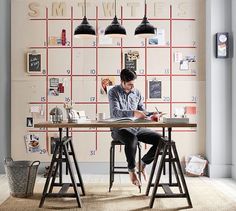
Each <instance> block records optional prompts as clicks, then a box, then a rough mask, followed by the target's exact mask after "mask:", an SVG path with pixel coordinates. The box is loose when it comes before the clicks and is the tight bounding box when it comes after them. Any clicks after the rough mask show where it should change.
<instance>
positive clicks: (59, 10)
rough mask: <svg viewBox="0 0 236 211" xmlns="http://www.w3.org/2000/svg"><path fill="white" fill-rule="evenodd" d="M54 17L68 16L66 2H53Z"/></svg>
mask: <svg viewBox="0 0 236 211" xmlns="http://www.w3.org/2000/svg"><path fill="white" fill-rule="evenodd" d="M52 16H66V4H65V2H53V3H52Z"/></svg>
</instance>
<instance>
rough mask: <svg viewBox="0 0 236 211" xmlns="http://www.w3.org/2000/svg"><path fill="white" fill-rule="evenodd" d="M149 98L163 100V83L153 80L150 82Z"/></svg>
mask: <svg viewBox="0 0 236 211" xmlns="http://www.w3.org/2000/svg"><path fill="white" fill-rule="evenodd" d="M148 85H149V98H150V99H160V98H161V81H157V80H152V81H149V83H148Z"/></svg>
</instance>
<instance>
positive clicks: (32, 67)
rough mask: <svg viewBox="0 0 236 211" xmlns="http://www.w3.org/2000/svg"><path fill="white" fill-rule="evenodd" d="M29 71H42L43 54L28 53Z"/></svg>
mask: <svg viewBox="0 0 236 211" xmlns="http://www.w3.org/2000/svg"><path fill="white" fill-rule="evenodd" d="M27 72H28V73H41V54H40V53H28V54H27Z"/></svg>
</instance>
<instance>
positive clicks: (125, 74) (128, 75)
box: [120, 69, 137, 82]
mask: <svg viewBox="0 0 236 211" xmlns="http://www.w3.org/2000/svg"><path fill="white" fill-rule="evenodd" d="M136 78H137V74H136V72H135V71H133V70H129V69H123V70H121V72H120V80H121V81H124V82H129V81H133V80H135V79H136Z"/></svg>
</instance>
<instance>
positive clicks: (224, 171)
mask: <svg viewBox="0 0 236 211" xmlns="http://www.w3.org/2000/svg"><path fill="white" fill-rule="evenodd" d="M231 169H232V165H216V164H209V165H208V171H209V177H210V178H231V177H232V171H231Z"/></svg>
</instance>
